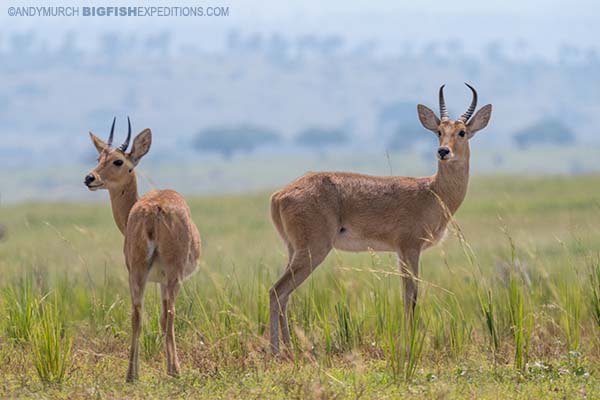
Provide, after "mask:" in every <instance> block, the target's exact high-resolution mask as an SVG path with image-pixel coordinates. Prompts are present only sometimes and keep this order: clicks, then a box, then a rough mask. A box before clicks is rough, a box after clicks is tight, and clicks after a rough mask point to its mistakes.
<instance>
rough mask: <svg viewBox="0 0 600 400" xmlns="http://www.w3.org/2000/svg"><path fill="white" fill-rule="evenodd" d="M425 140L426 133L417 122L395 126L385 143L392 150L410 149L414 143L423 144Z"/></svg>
mask: <svg viewBox="0 0 600 400" xmlns="http://www.w3.org/2000/svg"><path fill="white" fill-rule="evenodd" d="M431 137H433V136H431ZM427 138H428V131H427V130H425V128H423V127H422V126H421V125H420V124H419V122H418V121H413V122H405V123H400V124H398V125H396V128H395V130H394V131H393V132H392V135H391V136H390V137H389V139H388V141H387V146H388V148H389V149H392V150H406V149H412V148H413V146H414V145H415V144H416V143H418V142H423V141H425V140H427Z"/></svg>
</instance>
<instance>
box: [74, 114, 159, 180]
mask: <svg viewBox="0 0 600 400" xmlns="http://www.w3.org/2000/svg"><path fill="white" fill-rule="evenodd" d="M115 122H116V117H115V118H114V119H113V122H112V127H111V128H110V134H109V135H108V141H107V142H104V141H103V140H102V139H100V138H98V137H97V136H96V135H94V134H93V133H92V132H90V138H91V139H92V143H93V144H94V146H95V147H96V150H98V165H97V166H96V168H94V169H93V170H92V171H91V172H90V173H89V174H87V175H86V176H85V180H84V183H85V185H86V186H87V187H88V189H90V190H98V189H118V188H120V187H122V186H123V185H126V184H127V183H128V182H129V181H130V179H131V176H132V175H131V174H132V173H133V169H134V168H135V167H136V165H137V164H138V162H139V161H140V159H141V158H142V157H143V156H144V155H146V153H148V150H149V149H150V144H151V143H152V132H151V131H150V129H147V128H146V129H144V130H143V131H141V132H140V133H139V134H138V135H137V136H136V137H135V139H134V140H133V146H132V147H131V151H130V152H127V148H128V147H129V141H130V140H131V121H130V120H129V117H127V125H128V131H127V139H125V142H123V144H122V145H120V146H119V147H117V148H115V149H113V147H112V142H113V137H114V133H115Z"/></svg>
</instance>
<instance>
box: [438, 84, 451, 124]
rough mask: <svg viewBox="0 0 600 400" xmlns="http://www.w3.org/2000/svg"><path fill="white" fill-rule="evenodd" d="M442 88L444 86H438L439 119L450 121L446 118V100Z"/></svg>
mask: <svg viewBox="0 0 600 400" xmlns="http://www.w3.org/2000/svg"><path fill="white" fill-rule="evenodd" d="M444 86H446V85H445V84H444V85H442V86H440V118H441V119H442V121H445V120H448V119H450V117H448V109H447V108H446V100H444Z"/></svg>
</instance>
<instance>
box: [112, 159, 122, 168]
mask: <svg viewBox="0 0 600 400" xmlns="http://www.w3.org/2000/svg"><path fill="white" fill-rule="evenodd" d="M113 165H116V166H117V167H120V166H121V165H123V160H115V161H113Z"/></svg>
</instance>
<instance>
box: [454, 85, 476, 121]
mask: <svg viewBox="0 0 600 400" xmlns="http://www.w3.org/2000/svg"><path fill="white" fill-rule="evenodd" d="M465 85H467V87H468V88H469V89H471V92H473V100H471V105H470V106H469V108H467V111H465V113H464V114H463V115H461V116H460V118H459V119H458V120H459V121H462V122H464V123H467V121H468V120H469V118H471V116H472V115H473V113H474V112H475V108H476V107H477V91H476V90H475V88H474V87H473V86H471V85H469V84H468V83H467V82H465Z"/></svg>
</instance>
